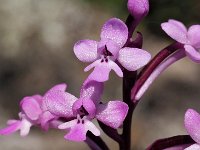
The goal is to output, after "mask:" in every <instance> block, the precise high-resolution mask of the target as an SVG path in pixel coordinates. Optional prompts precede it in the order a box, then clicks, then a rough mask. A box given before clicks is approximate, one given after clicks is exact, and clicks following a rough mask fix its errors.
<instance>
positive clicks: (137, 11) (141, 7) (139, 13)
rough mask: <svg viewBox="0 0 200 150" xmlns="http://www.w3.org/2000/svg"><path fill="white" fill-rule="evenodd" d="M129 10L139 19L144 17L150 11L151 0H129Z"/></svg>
mask: <svg viewBox="0 0 200 150" xmlns="http://www.w3.org/2000/svg"><path fill="white" fill-rule="evenodd" d="M127 6H128V10H129V12H130V14H131V15H132V16H133V17H134V18H135V19H137V20H141V19H142V18H144V17H145V16H146V15H147V14H148V12H149V0H128V4H127Z"/></svg>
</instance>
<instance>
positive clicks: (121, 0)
mask: <svg viewBox="0 0 200 150" xmlns="http://www.w3.org/2000/svg"><path fill="white" fill-rule="evenodd" d="M85 1H86V2H89V3H92V4H94V5H95V6H97V7H100V8H101V9H102V10H104V11H109V13H113V14H115V15H117V16H118V17H125V16H126V15H127V12H128V11H127V7H126V1H125V0H85Z"/></svg>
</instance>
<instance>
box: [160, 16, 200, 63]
mask: <svg viewBox="0 0 200 150" xmlns="http://www.w3.org/2000/svg"><path fill="white" fill-rule="evenodd" d="M161 27H162V29H163V30H164V31H165V32H166V33H167V34H168V35H169V36H170V37H171V38H172V39H174V40H176V41H177V42H179V43H182V44H184V49H185V53H186V55H187V56H188V57H189V58H190V59H191V60H193V61H194V62H197V63H200V53H199V48H200V34H199V33H200V25H192V26H191V27H190V28H189V29H188V30H187V28H186V27H185V25H184V24H183V23H181V22H180V21H177V20H173V19H169V20H168V22H165V23H162V24H161Z"/></svg>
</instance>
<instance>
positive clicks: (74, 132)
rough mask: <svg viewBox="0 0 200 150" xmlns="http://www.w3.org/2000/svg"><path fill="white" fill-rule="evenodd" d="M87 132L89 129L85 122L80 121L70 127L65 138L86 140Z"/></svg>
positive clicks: (77, 140)
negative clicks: (86, 127)
mask: <svg viewBox="0 0 200 150" xmlns="http://www.w3.org/2000/svg"><path fill="white" fill-rule="evenodd" d="M86 133H87V130H86V129H85V126H84V124H82V123H79V124H76V125H75V126H73V127H72V128H71V129H70V131H69V133H67V134H66V135H65V139H67V140H70V141H76V142H79V141H84V140H86Z"/></svg>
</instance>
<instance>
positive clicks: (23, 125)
mask: <svg viewBox="0 0 200 150" xmlns="http://www.w3.org/2000/svg"><path fill="white" fill-rule="evenodd" d="M41 103H42V96H40V95H34V96H30V97H25V98H24V99H22V101H21V103H20V106H21V110H22V111H21V112H20V113H19V118H20V119H19V120H8V122H7V125H8V126H7V127H6V128H4V129H1V130H0V135H9V134H11V133H14V132H16V131H18V130H20V135H21V136H26V135H28V133H29V131H30V128H31V126H33V125H38V124H40V115H41V114H42V109H41V107H40V105H41Z"/></svg>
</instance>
